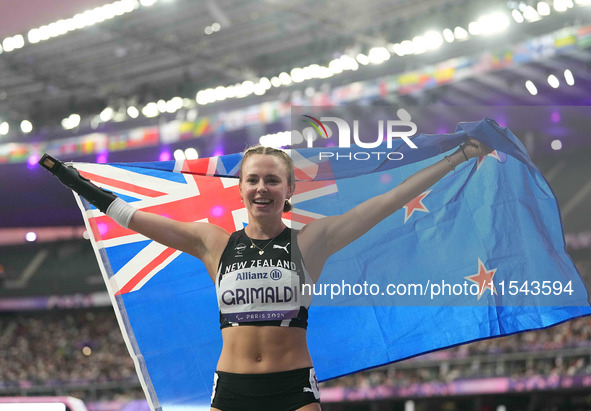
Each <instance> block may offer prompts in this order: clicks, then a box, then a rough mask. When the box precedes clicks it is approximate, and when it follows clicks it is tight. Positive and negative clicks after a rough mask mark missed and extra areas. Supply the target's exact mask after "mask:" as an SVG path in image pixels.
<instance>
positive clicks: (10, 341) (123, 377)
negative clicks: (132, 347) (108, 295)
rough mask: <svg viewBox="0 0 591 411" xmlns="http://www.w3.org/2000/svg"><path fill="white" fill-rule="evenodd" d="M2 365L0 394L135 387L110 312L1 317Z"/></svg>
mask: <svg viewBox="0 0 591 411" xmlns="http://www.w3.org/2000/svg"><path fill="white" fill-rule="evenodd" d="M0 364H2V366H0V392H1V391H8V390H10V389H15V388H24V389H27V388H31V387H39V386H51V387H64V386H66V385H72V386H76V385H79V386H80V385H82V386H83V385H92V384H94V385H96V384H101V383H103V384H104V383H109V382H123V381H129V382H137V376H136V373H135V369H134V366H133V361H132V359H131V357H130V355H129V354H128V351H127V348H126V347H125V344H124V342H123V337H122V334H121V330H120V329H119V326H118V325H117V322H116V319H115V314H114V313H113V310H112V309H102V310H91V311H87V310H80V311H53V312H42V313H35V314H20V315H16V316H8V315H0ZM17 392H19V391H17ZM58 393H60V392H58Z"/></svg>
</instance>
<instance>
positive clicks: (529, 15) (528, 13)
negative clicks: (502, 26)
mask: <svg viewBox="0 0 591 411" xmlns="http://www.w3.org/2000/svg"><path fill="white" fill-rule="evenodd" d="M523 17H524V18H525V19H526V20H527V21H529V22H530V23H531V22H534V21H538V20H540V19H541V17H540V15H539V14H538V12H537V11H536V9H534V8H533V7H532V6H527V7H526V8H525V10H524V11H523Z"/></svg>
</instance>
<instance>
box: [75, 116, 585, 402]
mask: <svg viewBox="0 0 591 411" xmlns="http://www.w3.org/2000/svg"><path fill="white" fill-rule="evenodd" d="M468 137H473V138H476V139H478V140H480V141H482V142H484V143H485V144H487V145H488V146H490V147H492V148H493V149H494V150H495V151H494V152H493V153H491V154H490V155H488V156H485V157H482V158H476V159H471V160H470V161H468V162H466V163H463V164H461V165H460V166H458V167H457V168H456V170H455V171H454V172H451V173H449V174H448V175H447V176H446V177H444V178H443V179H442V180H441V181H440V182H438V183H437V184H436V185H435V186H433V187H432V188H431V189H429V190H427V191H426V192H425V193H423V194H421V195H420V196H418V197H417V198H416V199H415V200H413V201H411V202H409V203H408V204H407V205H406V206H405V207H404V208H403V209H401V210H398V211H397V212H395V213H394V214H393V215H391V216H390V217H388V218H386V219H385V220H384V221H382V222H381V223H379V224H378V225H377V226H375V227H374V228H372V229H371V230H370V231H369V232H368V233H367V234H365V235H364V236H363V237H361V238H360V239H358V240H356V241H355V242H353V243H352V244H350V245H348V246H347V247H345V248H344V249H343V250H341V251H340V252H339V253H337V254H335V255H334V256H332V257H331V258H330V259H329V261H328V262H327V264H326V266H325V269H324V271H323V273H322V275H321V278H320V280H319V282H318V283H317V285H318V287H319V288H318V289H314V290H313V291H314V294H315V295H314V298H313V303H312V307H310V321H309V327H308V343H309V347H310V352H311V354H312V358H313V361H314V366H315V368H316V373H317V375H318V377H319V379H320V380H327V379H331V378H335V377H338V376H342V375H346V374H349V373H353V372H356V371H359V370H363V369H368V368H372V367H376V366H380V365H383V364H388V363H391V362H394V361H399V360H402V359H405V358H409V357H413V356H417V355H420V354H422V353H426V352H430V351H433V350H437V349H441V348H445V347H449V346H454V345H458V344H462V343H466V342H470V341H476V340H480V339H485V338H491V337H497V336H502V335H509V334H513V333H517V332H522V331H527V330H533V329H540V328H545V327H549V326H552V325H554V324H557V323H560V322H563V321H567V320H569V319H573V318H576V317H579V316H584V315H589V314H591V308H590V307H589V303H588V297H587V291H586V289H585V286H584V284H583V282H582V281H581V279H580V276H579V274H578V272H577V270H576V268H575V266H574V264H573V263H572V261H571V259H570V258H569V257H568V255H567V254H566V253H565V250H564V249H565V243H564V236H563V230H562V223H561V220H560V213H559V209H558V204H557V201H556V198H555V197H554V195H553V193H552V190H551V189H550V187H549V185H548V183H547V182H546V180H545V179H544V177H543V176H542V175H541V173H540V172H539V170H538V169H537V168H536V167H535V165H534V164H533V163H532V162H531V160H530V158H529V156H528V154H527V152H526V150H525V148H524V147H523V145H522V144H521V143H520V142H519V140H518V139H517V138H516V137H515V136H514V135H513V134H512V133H511V132H510V131H509V130H508V129H506V128H502V127H500V126H498V125H497V124H496V123H495V122H494V121H492V120H489V119H484V120H482V121H480V122H474V123H460V124H459V125H458V127H457V130H456V132H455V133H451V134H439V135H418V136H416V137H414V138H413V142H414V143H415V144H416V145H417V146H418V149H411V148H409V147H408V146H406V145H405V144H401V145H400V146H399V147H394V148H393V149H394V150H396V151H398V152H400V153H402V155H403V157H402V159H401V160H396V161H394V160H387V159H385V158H383V157H382V158H379V156H375V155H373V156H371V155H368V156H366V157H367V159H366V160H361V161H359V160H358V161H354V160H348V159H347V158H346V154H347V153H346V152H345V151H344V150H343V149H340V148H330V149H315V148H306V149H297V150H296V149H292V150H289V152H290V155H291V157H292V159H293V161H294V164H295V168H296V169H295V173H296V178H297V180H298V183H297V188H296V192H295V194H294V196H293V199H292V200H293V202H294V209H293V210H292V211H291V212H290V213H288V214H286V215H285V222H286V224H288V225H290V226H292V227H294V228H300V227H302V226H303V225H305V224H307V223H309V222H310V221H313V220H315V219H317V218H322V217H323V216H329V215H335V214H340V213H343V212H346V211H347V210H349V209H350V208H352V207H354V206H355V205H357V204H359V203H361V202H363V201H364V200H367V199H369V198H371V197H373V196H375V195H378V194H381V193H383V192H385V191H387V190H389V189H390V188H392V187H394V186H395V185H397V184H398V183H400V182H402V181H403V180H404V179H405V178H407V177H408V176H409V175H411V174H412V173H414V172H416V171H418V170H420V169H422V168H424V167H426V166H427V165H429V164H432V163H434V162H436V161H438V160H440V159H441V158H443V156H444V155H446V154H450V152H451V150H455V148H456V147H457V146H458V145H459V144H460V143H462V142H463V141H465V140H466V139H467V138H468ZM320 150H322V151H323V152H330V153H333V156H328V155H325V156H324V157H323V158H319V157H320V156H319V152H320ZM358 151H359V152H362V151H363V150H358ZM374 151H376V150H375V149H374ZM337 154H340V155H341V157H340V158H339V159H337V158H336V157H337ZM241 158H242V155H241V154H232V155H227V156H220V157H213V158H205V159H199V160H184V161H169V162H153V163H117V164H100V165H99V164H90V163H74V166H76V167H77V168H78V169H79V170H80V172H81V173H82V175H84V176H86V177H87V178H89V179H90V180H92V181H94V182H95V183H96V184H97V185H99V186H102V187H104V188H106V189H108V190H111V191H113V192H115V193H116V194H117V195H119V196H120V197H121V198H123V199H124V200H125V201H127V202H129V203H130V204H132V205H134V206H135V207H137V208H139V209H142V210H145V211H151V212H155V213H159V214H162V215H165V216H168V217H170V218H174V219H177V220H180V221H208V222H210V223H213V224H217V225H219V226H221V227H223V228H224V229H226V230H227V231H229V232H232V231H235V230H238V229H241V228H243V227H244V226H245V225H246V224H247V214H246V211H245V209H244V208H243V205H242V204H241V203H240V201H239V193H238V179H237V176H238V171H239V166H240V161H241ZM364 158H365V157H364ZM76 198H77V201H78V204H79V206H80V207H81V210H82V213H83V216H84V220H85V223H86V225H87V228H88V229H89V231H91V232H92V235H91V241H92V243H93V247H94V249H95V253H96V256H97V259H98V261H99V265H100V267H101V271H102V273H103V276H104V279H105V282H106V285H107V289H108V292H109V294H110V296H111V299H112V302H113V306H114V309H115V312H116V315H117V318H118V321H119V324H120V326H121V329H122V332H123V335H124V338H125V340H126V343H127V346H128V349H129V351H130V354H131V356H132V357H133V359H134V361H135V364H136V369H137V371H138V375H139V377H140V381H141V382H142V386H143V388H144V391H145V392H146V396H147V398H148V401H149V403H150V405H151V407H152V409H155V410H160V409H161V410H174V409H180V408H183V409H201V408H203V409H209V408H208V407H209V405H208V404H209V398H210V395H211V387H212V383H213V373H214V371H215V366H216V362H217V358H218V356H219V353H220V350H221V343H222V341H221V333H220V330H219V322H218V321H219V314H218V308H217V301H216V297H215V289H214V286H213V284H212V282H211V280H210V278H209V276H208V275H207V273H206V271H205V268H204V266H203V264H201V262H200V261H199V260H197V259H196V258H194V257H191V256H189V255H187V254H184V253H181V252H179V251H177V250H173V249H170V248H168V247H166V246H163V245H161V244H158V243H155V242H153V241H151V240H150V239H147V238H145V237H143V236H142V235H139V234H137V233H134V232H132V231H131V230H128V229H124V228H121V227H119V226H117V224H116V223H114V222H113V221H112V220H111V219H110V218H109V217H107V216H105V215H103V214H102V213H101V212H99V211H98V210H96V209H95V208H94V207H92V206H90V205H89V204H88V203H87V202H86V201H85V200H83V199H81V198H80V197H76ZM364 283H365V284H367V285H366V288H368V287H372V286H373V289H369V288H368V290H366V291H367V292H364V293H362V294H361V295H356V294H355V293H354V292H350V293H349V295H346V293H341V294H338V295H331V293H330V291H334V290H336V287H335V284H336V285H338V286H341V288H342V289H343V290H345V289H346V284H348V285H350V286H351V287H353V286H354V285H357V286H358V288H357V290H361V288H359V287H361V286H362V285H363V284H364ZM446 285H449V287H448V288H445V286H446ZM458 285H459V286H458ZM376 286H377V288H379V292H377V293H375V294H373V292H375V291H376V289H377V288H376ZM322 287H324V290H325V291H327V292H324V293H323V292H320V291H321V289H322ZM331 287H332V288H331ZM388 287H390V288H389V289H388ZM454 287H455V289H454ZM351 289H352V290H353V288H351ZM387 290H388V291H395V293H394V294H389V292H387ZM353 291H354V290H353ZM370 291H371V292H370ZM456 291H457V292H458V293H456ZM413 292H414V294H413ZM446 292H447V294H448V295H444V294H446Z"/></svg>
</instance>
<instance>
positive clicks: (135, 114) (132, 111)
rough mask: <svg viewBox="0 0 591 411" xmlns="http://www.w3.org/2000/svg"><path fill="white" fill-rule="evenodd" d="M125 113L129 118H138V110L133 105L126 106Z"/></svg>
mask: <svg viewBox="0 0 591 411" xmlns="http://www.w3.org/2000/svg"><path fill="white" fill-rule="evenodd" d="M127 115H128V116H129V117H130V118H138V116H139V115H140V111H139V110H138V109H137V107H135V106H129V107H127Z"/></svg>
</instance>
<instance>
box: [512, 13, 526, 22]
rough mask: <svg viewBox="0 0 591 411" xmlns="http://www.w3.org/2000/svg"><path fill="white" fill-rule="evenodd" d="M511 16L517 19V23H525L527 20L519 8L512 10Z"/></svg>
mask: <svg viewBox="0 0 591 411" xmlns="http://www.w3.org/2000/svg"><path fill="white" fill-rule="evenodd" d="M511 17H513V20H515V23H519V24H521V23H523V22H524V21H525V19H524V18H523V14H521V12H520V11H519V10H517V9H514V10H513V11H512V12H511Z"/></svg>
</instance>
